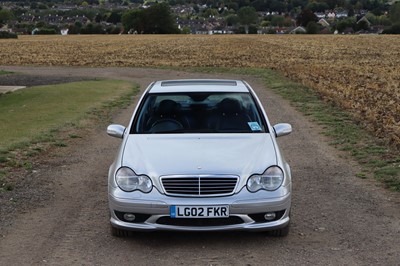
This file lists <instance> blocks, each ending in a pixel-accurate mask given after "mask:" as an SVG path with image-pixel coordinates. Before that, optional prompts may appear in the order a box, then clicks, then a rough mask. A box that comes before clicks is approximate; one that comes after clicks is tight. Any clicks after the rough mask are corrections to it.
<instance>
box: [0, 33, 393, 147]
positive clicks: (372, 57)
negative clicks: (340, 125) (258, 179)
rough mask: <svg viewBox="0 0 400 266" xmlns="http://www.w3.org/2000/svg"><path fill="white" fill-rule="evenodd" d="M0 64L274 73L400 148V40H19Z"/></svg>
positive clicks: (4, 45) (1, 50)
mask: <svg viewBox="0 0 400 266" xmlns="http://www.w3.org/2000/svg"><path fill="white" fill-rule="evenodd" d="M0 65H46V66H49V65H62V66H132V67H133V66H134V67H158V66H174V67H235V68H237V67H239V68H271V69H276V70H279V71H281V72H283V73H284V74H285V75H286V76H288V77H290V78H292V79H294V80H296V81H299V82H301V83H303V84H305V85H307V86H309V87H311V88H313V89H315V90H316V91H318V92H319V93H320V94H321V95H322V96H323V97H324V98H325V99H327V100H330V101H332V102H335V103H337V104H338V105H340V106H342V107H344V108H346V109H348V110H350V112H351V113H353V114H354V116H355V117H356V118H357V119H358V120H359V121H360V122H362V123H364V124H365V125H366V126H367V127H368V128H369V129H370V130H371V131H373V132H375V134H376V135H377V136H379V137H384V138H387V139H389V140H390V141H391V142H392V143H394V144H395V145H397V146H398V147H400V88H399V86H400V85H399V84H400V67H399V66H400V38H399V37H397V36H333V35H329V36H297V35H296V36H287V35H285V36H277V35H266V36H243V35H233V36H187V35H186V36H185V35H180V36H171V35H166V36H158V35H148V36H133V35H131V36H128V35H122V36H22V37H20V38H19V39H18V40H1V41H0Z"/></svg>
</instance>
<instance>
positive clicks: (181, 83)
mask: <svg viewBox="0 0 400 266" xmlns="http://www.w3.org/2000/svg"><path fill="white" fill-rule="evenodd" d="M187 85H216V86H237V83H236V81H234V80H169V81H163V82H161V86H162V87H168V86H187Z"/></svg>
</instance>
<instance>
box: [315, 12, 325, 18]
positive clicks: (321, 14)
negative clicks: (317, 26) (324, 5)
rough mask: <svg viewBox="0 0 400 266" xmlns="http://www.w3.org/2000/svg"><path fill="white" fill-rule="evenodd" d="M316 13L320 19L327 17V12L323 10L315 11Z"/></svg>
mask: <svg viewBox="0 0 400 266" xmlns="http://www.w3.org/2000/svg"><path fill="white" fill-rule="evenodd" d="M314 15H315V16H316V17H317V18H319V19H321V18H325V17H326V15H325V13H323V12H315V13H314Z"/></svg>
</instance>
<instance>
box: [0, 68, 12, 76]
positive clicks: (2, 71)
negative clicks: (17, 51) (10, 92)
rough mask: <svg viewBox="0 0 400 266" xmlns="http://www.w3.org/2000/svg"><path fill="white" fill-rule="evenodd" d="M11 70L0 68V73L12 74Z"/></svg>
mask: <svg viewBox="0 0 400 266" xmlns="http://www.w3.org/2000/svg"><path fill="white" fill-rule="evenodd" d="M12 73H13V72H10V71H5V70H2V69H0V75H6V74H12Z"/></svg>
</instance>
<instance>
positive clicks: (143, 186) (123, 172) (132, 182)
mask: <svg viewBox="0 0 400 266" xmlns="http://www.w3.org/2000/svg"><path fill="white" fill-rule="evenodd" d="M115 182H116V183H117V185H118V186H119V188H120V189H122V190H123V191H126V192H132V191H135V190H140V191H142V192H144V193H148V192H150V191H151V189H152V188H153V184H152V183H151V180H150V178H149V177H147V176H145V175H136V174H135V172H134V171H133V170H132V169H130V168H128V167H121V168H120V169H118V171H117V173H116V174H115Z"/></svg>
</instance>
